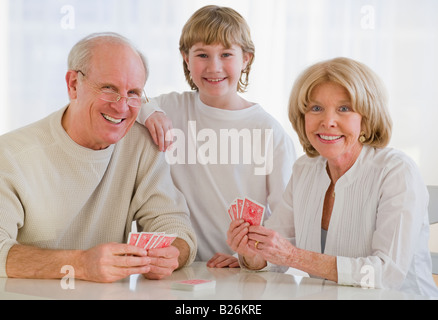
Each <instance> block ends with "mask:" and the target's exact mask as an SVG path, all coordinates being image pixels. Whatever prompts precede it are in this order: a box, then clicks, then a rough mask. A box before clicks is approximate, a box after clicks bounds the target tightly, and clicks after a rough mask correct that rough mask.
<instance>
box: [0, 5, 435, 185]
mask: <svg viewBox="0 0 438 320" xmlns="http://www.w3.org/2000/svg"><path fill="white" fill-rule="evenodd" d="M207 4H218V5H225V6H230V7H233V8H234V9H236V10H238V11H239V12H240V13H241V14H242V15H243V16H244V17H245V18H246V19H247V20H248V23H249V24H250V26H251V29H252V34H253V39H254V42H255V44H256V50H257V51H256V61H255V65H254V69H253V72H252V74H251V85H250V88H249V92H248V93H246V94H245V97H246V98H247V99H249V100H251V101H254V102H259V103H260V104H261V105H262V106H263V107H264V108H265V109H266V110H267V111H268V112H270V113H271V114H272V115H273V116H274V117H276V118H277V119H278V120H279V121H280V122H281V123H282V124H283V125H284V127H285V128H286V129H287V130H288V132H289V133H290V135H291V136H292V137H293V138H294V141H295V142H296V148H297V150H298V151H300V152H301V147H300V146H299V143H298V140H297V139H296V136H295V133H294V132H293V131H292V128H291V126H290V124H289V123H288V121H287V101H288V96H289V92H290V89H291V87H292V84H293V81H294V80H295V78H296V77H297V75H298V74H299V73H300V72H301V71H302V70H303V69H304V68H305V67H307V66H308V65H310V64H313V63H315V62H317V61H319V60H323V59H329V58H334V57H337V56H347V57H350V58H353V59H357V60H359V61H362V62H364V63H366V64H368V65H369V66H370V67H372V68H373V69H374V70H375V71H376V72H377V73H378V74H379V75H380V76H381V77H382V78H383V79H384V81H385V82H386V84H387V86H388V89H389V92H390V96H391V113H392V116H393V120H394V123H395V127H394V136H393V140H392V143H391V146H392V147H395V148H398V149H401V150H403V151H405V152H406V153H408V154H409V155H410V156H411V157H412V158H413V159H414V160H415V161H416V162H417V164H418V165H419V167H420V169H421V172H422V174H423V177H424V179H425V182H426V183H427V184H434V185H438V169H437V164H438V142H437V141H436V139H435V129H436V128H437V127H438V125H437V121H438V98H437V92H438V19H437V18H436V16H437V13H438V1H436V0H354V1H352V0H270V1H266V0H217V1H203V0H159V1H157V0H87V1H85V0H38V1H35V0H13V1H12V0H0V134H3V133H5V132H8V131H10V130H13V129H15V128H18V127H21V126H23V125H26V124H28V123H31V122H34V121H36V120H38V119H41V118H43V117H45V116H47V115H48V114H50V113H51V112H53V111H55V110H57V109H59V108H61V107H62V106H64V105H66V104H67V102H68V99H67V91H66V85H65V83H64V76H65V72H66V68H67V67H66V65H67V62H66V60H67V55H68V52H69V50H70V48H71V47H72V46H73V45H74V43H76V42H77V41H78V40H80V39H81V38H83V37H84V36H86V35H88V34H89V33H92V32H98V31H115V32H119V33H122V34H123V35H125V36H127V37H129V38H131V39H132V40H134V42H135V43H136V44H137V45H138V47H140V49H142V50H143V51H144V52H145V54H146V55H147V57H148V60H149V63H150V67H151V72H152V74H151V77H150V80H149V82H148V84H147V86H146V92H147V93H148V95H150V96H155V95H158V94H161V93H166V92H169V91H184V90H188V89H189V88H188V86H187V85H186V83H185V81H184V77H183V71H182V62H181V58H180V55H179V52H178V42H179V36H180V32H181V29H182V26H183V25H184V23H185V22H186V20H187V19H188V18H189V16H190V15H191V14H192V13H193V12H194V11H195V10H197V9H198V8H200V7H202V6H204V5H207Z"/></svg>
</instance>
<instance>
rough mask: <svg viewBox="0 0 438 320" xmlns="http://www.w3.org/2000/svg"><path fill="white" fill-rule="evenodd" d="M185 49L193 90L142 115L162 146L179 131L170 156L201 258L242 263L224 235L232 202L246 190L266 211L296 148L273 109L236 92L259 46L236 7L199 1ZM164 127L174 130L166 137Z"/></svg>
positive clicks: (161, 100) (276, 198) (158, 101)
mask: <svg viewBox="0 0 438 320" xmlns="http://www.w3.org/2000/svg"><path fill="white" fill-rule="evenodd" d="M180 51H181V54H182V57H183V62H184V72H185V75H186V79H187V81H188V83H189V85H190V87H191V88H192V90H193V91H192V92H185V93H182V94H178V93H170V94H165V95H162V96H159V97H157V98H155V99H152V101H151V102H150V103H148V104H146V105H145V106H144V107H143V109H142V111H141V113H140V116H139V118H138V120H139V122H140V123H142V124H145V126H146V127H147V128H148V129H149V131H150V133H151V135H152V137H153V138H154V141H155V143H156V144H157V145H159V146H160V149H161V150H162V151H164V150H165V149H166V148H167V145H165V144H166V143H169V142H170V141H171V140H173V139H174V138H175V142H174V143H173V145H172V146H171V148H170V150H167V152H166V157H167V160H168V161H169V163H170V164H171V173H172V177H173V179H174V182H175V184H176V186H177V187H178V189H180V190H181V191H182V193H183V194H184V195H185V197H186V200H187V203H188V206H189V209H190V213H191V220H192V223H193V226H194V228H195V230H196V233H197V236H198V244H199V246H198V254H197V260H198V261H209V262H208V264H207V265H208V266H209V267H238V266H239V263H238V261H237V259H236V258H235V257H233V256H232V254H233V251H231V249H230V248H229V246H228V245H227V243H226V238H227V235H226V233H227V230H228V229H229V224H230V217H229V215H228V212H227V210H228V208H229V206H230V204H231V203H232V202H233V201H234V200H235V199H236V198H238V197H242V198H245V197H248V198H250V199H252V200H254V201H257V202H259V203H261V204H263V205H266V212H267V213H266V215H265V217H266V218H268V217H269V216H270V214H271V212H272V211H273V210H274V209H275V207H276V205H277V204H278V203H279V202H280V200H281V198H282V195H283V192H284V190H285V188H286V185H287V183H288V181H289V179H290V177H291V174H292V166H293V163H294V161H295V159H296V156H295V150H294V147H293V143H292V141H291V139H290V137H289V136H288V135H287V134H286V132H285V131H284V130H283V128H282V127H281V126H280V124H279V123H278V122H277V121H276V120H274V118H273V117H271V116H270V115H269V114H268V113H267V112H265V111H264V110H263V109H262V107H261V106H260V105H258V104H254V103H251V102H249V101H246V100H245V99H243V98H242V97H240V96H239V94H238V93H242V92H244V91H245V89H246V88H247V86H248V79H249V73H250V70H251V65H252V62H253V60H254V53H255V49H254V45H253V43H252V41H251V36H250V31H249V27H248V25H247V23H246V21H245V20H244V19H243V17H242V16H241V15H240V14H239V13H237V12H236V11H234V10H233V9H230V8H224V7H218V6H207V7H204V8H201V9H200V10H198V11H197V12H196V13H195V14H194V15H193V16H192V17H191V18H190V19H189V21H188V22H187V23H186V25H185V27H184V28H183V31H182V36H181V40H180ZM156 111H158V112H156ZM163 111H164V112H165V113H163ZM167 117H168V118H170V119H168V118H167ZM172 126H173V127H174V129H172V130H170V129H171V128H172ZM169 130H170V131H169ZM166 132H168V133H172V137H170V135H168V136H167V139H165V133H166Z"/></svg>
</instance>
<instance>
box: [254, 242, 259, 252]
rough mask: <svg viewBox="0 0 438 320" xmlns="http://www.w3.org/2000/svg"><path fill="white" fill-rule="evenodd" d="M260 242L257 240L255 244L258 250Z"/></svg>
mask: <svg viewBox="0 0 438 320" xmlns="http://www.w3.org/2000/svg"><path fill="white" fill-rule="evenodd" d="M259 243H260V242H258V241H257V242H256V243H255V245H254V247H255V248H256V249H257V250H258V246H259Z"/></svg>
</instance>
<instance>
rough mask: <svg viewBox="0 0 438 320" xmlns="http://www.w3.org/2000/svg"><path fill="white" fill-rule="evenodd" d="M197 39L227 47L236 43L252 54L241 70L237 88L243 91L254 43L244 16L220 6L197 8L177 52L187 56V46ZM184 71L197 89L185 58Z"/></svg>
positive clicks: (195, 88) (191, 85)
mask: <svg viewBox="0 0 438 320" xmlns="http://www.w3.org/2000/svg"><path fill="white" fill-rule="evenodd" d="M197 43H204V44H205V45H211V44H222V45H223V46H224V47H226V48H231V46H232V45H234V44H235V45H239V46H240V47H241V48H242V51H243V52H244V53H250V54H252V58H251V60H250V61H249V63H248V66H247V67H246V69H245V70H243V71H242V75H241V77H240V80H239V83H238V85H237V91H238V92H240V93H243V92H245V91H246V89H247V87H248V84H249V73H250V71H251V66H252V63H253V62H254V57H255V46H254V43H253V42H252V40H251V32H250V28H249V26H248V24H247V22H246V21H245V19H244V18H243V17H242V16H241V15H240V14H239V13H238V12H236V11H235V10H233V9H231V8H226V7H219V6H214V5H210V6H206V7H203V8H201V9H199V10H198V11H196V12H195V13H194V14H193V15H192V17H191V18H190V19H189V20H188V21H187V23H186V24H185V26H184V28H183V30H182V34H181V39H180V48H179V50H180V52H181V53H183V54H185V55H186V56H188V54H189V51H190V48H191V47H193V45H195V44H197ZM183 63H184V74H185V76H186V80H187V82H188V83H189V85H190V87H191V88H192V90H198V87H197V86H196V84H195V83H194V82H193V80H192V77H191V75H190V70H189V69H188V66H187V63H186V62H185V60H184V61H183Z"/></svg>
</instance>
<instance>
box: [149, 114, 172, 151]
mask: <svg viewBox="0 0 438 320" xmlns="http://www.w3.org/2000/svg"><path fill="white" fill-rule="evenodd" d="M144 126H145V127H146V128H147V129H148V130H149V132H150V134H151V136H152V139H153V140H154V142H155V144H156V145H157V146H158V148H159V150H160V151H162V152H164V151H166V150H167V148H168V147H169V146H170V145H171V144H172V142H173V136H172V129H173V125H172V120H170V119H169V118H168V117H167V116H166V114H165V113H163V112H159V111H156V112H154V113H153V114H152V115H151V116H149V117H148V118H147V119H146V121H145V123H144Z"/></svg>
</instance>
